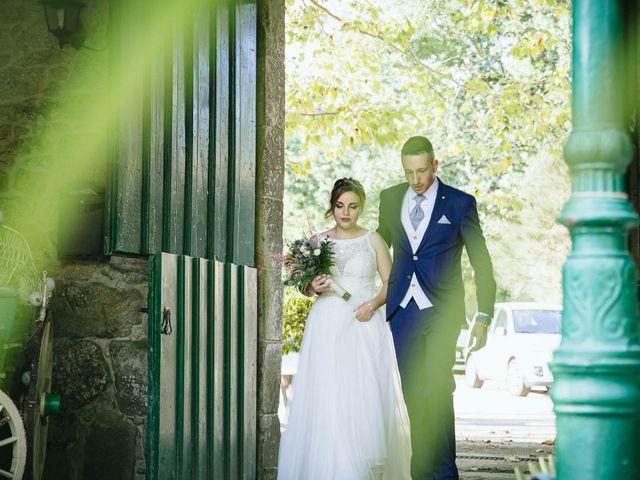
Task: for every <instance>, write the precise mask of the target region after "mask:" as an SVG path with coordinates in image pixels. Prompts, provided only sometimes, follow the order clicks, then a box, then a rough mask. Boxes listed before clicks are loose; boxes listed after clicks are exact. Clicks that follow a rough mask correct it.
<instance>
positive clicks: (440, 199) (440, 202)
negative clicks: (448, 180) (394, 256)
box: [418, 179, 447, 250]
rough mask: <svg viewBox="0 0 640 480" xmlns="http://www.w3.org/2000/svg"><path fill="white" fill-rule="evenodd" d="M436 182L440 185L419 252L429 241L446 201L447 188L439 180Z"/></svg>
mask: <svg viewBox="0 0 640 480" xmlns="http://www.w3.org/2000/svg"><path fill="white" fill-rule="evenodd" d="M438 182H440V185H438V194H437V195H436V201H435V204H434V205H433V212H432V213H431V219H430V220H429V226H428V227H427V231H426V232H424V236H423V237H422V241H421V242H420V246H419V247H418V250H420V249H421V248H422V247H423V246H424V245H425V244H426V243H427V242H428V241H429V237H430V236H431V235H432V234H433V231H434V230H435V228H436V225H437V224H438V220H440V218H441V217H442V213H443V212H444V207H445V204H446V201H447V186H446V185H445V184H444V183H443V182H442V180H440V179H438Z"/></svg>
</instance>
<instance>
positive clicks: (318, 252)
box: [282, 235, 351, 300]
mask: <svg viewBox="0 0 640 480" xmlns="http://www.w3.org/2000/svg"><path fill="white" fill-rule="evenodd" d="M333 246H334V243H333V242H332V241H331V240H329V239H328V238H319V237H318V235H312V236H311V237H309V238H302V239H298V240H295V241H293V242H291V243H290V244H289V245H288V246H287V247H288V251H287V253H286V254H285V255H283V256H282V265H283V266H284V268H285V270H286V276H285V280H284V284H285V285H287V286H292V287H295V288H297V289H298V291H299V292H303V293H304V292H306V290H307V288H308V287H309V284H310V283H311V280H313V279H314V278H315V277H316V276H317V275H320V274H325V275H330V274H331V268H332V267H333V266H334V265H335V259H334V255H335V253H334V251H333ZM331 288H332V289H333V290H334V291H335V292H336V293H337V294H338V295H340V296H341V297H342V298H343V299H344V300H349V299H350V298H351V294H350V293H349V292H347V291H346V290H345V289H344V288H342V287H341V286H340V285H338V284H337V283H336V282H335V281H334V280H333V279H332V280H331Z"/></svg>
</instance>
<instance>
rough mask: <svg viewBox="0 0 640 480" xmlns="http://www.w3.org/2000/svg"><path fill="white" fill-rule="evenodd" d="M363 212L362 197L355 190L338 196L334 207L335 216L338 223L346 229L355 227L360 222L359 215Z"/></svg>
mask: <svg viewBox="0 0 640 480" xmlns="http://www.w3.org/2000/svg"><path fill="white" fill-rule="evenodd" d="M361 212H362V202H361V201H360V197H358V195H356V194H355V193H353V192H344V193H343V194H342V195H340V196H339V197H338V200H337V201H336V206H335V207H334V209H333V218H334V219H335V221H336V225H338V226H339V227H340V228H342V229H344V230H348V229H350V228H353V227H355V226H356V224H357V223H358V217H360V213H361Z"/></svg>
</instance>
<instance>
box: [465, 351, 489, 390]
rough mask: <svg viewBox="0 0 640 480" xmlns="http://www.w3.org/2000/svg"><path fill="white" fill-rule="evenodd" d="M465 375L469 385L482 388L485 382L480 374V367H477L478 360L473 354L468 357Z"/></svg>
mask: <svg viewBox="0 0 640 480" xmlns="http://www.w3.org/2000/svg"><path fill="white" fill-rule="evenodd" d="M464 377H465V378H466V379H467V385H469V386H470V387H471V388H480V387H481V386H482V384H483V383H484V382H483V381H482V379H481V378H480V377H479V376H478V369H477V368H476V362H475V360H474V359H473V356H469V358H467V364H466V365H465V368H464Z"/></svg>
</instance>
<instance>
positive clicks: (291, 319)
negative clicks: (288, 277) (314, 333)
mask: <svg viewBox="0 0 640 480" xmlns="http://www.w3.org/2000/svg"><path fill="white" fill-rule="evenodd" d="M311 305H313V300H312V299H310V298H309V297H305V296H304V295H301V294H300V293H298V292H297V291H296V290H295V289H294V288H291V287H289V288H285V290H284V308H283V314H284V315H283V320H282V331H283V333H282V354H283V355H286V354H287V353H289V352H299V351H300V345H301V343H302V334H303V333H304V327H305V325H306V323H307V316H308V315H309V310H310V309H311Z"/></svg>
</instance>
